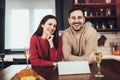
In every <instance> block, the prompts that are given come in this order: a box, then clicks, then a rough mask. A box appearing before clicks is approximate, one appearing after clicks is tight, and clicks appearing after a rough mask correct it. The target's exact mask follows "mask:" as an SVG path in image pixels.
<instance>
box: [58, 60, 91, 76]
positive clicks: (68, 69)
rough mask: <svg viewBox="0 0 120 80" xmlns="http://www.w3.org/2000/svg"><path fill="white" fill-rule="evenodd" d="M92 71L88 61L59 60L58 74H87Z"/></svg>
mask: <svg viewBox="0 0 120 80" xmlns="http://www.w3.org/2000/svg"><path fill="white" fill-rule="evenodd" d="M86 73H90V68H89V64H88V61H62V62H58V74H59V75H70V74H86Z"/></svg>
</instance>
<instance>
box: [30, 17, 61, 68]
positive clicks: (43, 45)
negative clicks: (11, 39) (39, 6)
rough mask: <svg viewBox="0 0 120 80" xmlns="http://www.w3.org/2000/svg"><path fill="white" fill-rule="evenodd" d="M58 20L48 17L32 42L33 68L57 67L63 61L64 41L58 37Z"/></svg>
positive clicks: (42, 21)
mask: <svg viewBox="0 0 120 80" xmlns="http://www.w3.org/2000/svg"><path fill="white" fill-rule="evenodd" d="M57 25H58V20H57V18H56V17H55V16H53V15H47V16H45V17H43V19H42V20H41V22H40V24H39V26H38V29H37V30H36V32H35V33H34V34H33V36H32V37H31V40H30V54H31V56H30V62H31V64H32V66H56V65H57V62H58V61H62V39H61V37H60V36H59V35H58V29H57Z"/></svg>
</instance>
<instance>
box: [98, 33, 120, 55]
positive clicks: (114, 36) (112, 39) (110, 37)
mask: <svg viewBox="0 0 120 80" xmlns="http://www.w3.org/2000/svg"><path fill="white" fill-rule="evenodd" d="M101 35H104V36H105V37H106V38H107V40H106V41H105V45H104V46H102V47H98V48H97V50H98V51H99V50H101V51H102V53H103V55H110V54H112V48H111V46H110V45H111V43H114V45H117V49H118V50H120V32H98V39H99V37H100V36H101Z"/></svg>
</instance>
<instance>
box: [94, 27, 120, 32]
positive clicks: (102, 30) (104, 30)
mask: <svg viewBox="0 0 120 80" xmlns="http://www.w3.org/2000/svg"><path fill="white" fill-rule="evenodd" d="M96 30H97V31H99V32H109V31H119V29H118V28H113V29H108V28H107V29H96Z"/></svg>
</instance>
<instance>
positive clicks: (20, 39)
mask: <svg viewBox="0 0 120 80" xmlns="http://www.w3.org/2000/svg"><path fill="white" fill-rule="evenodd" d="M28 1H29V2H28ZM48 4H49V5H48ZM5 12H6V14H5V16H6V17H5V18H6V19H5V49H14V50H21V49H23V48H24V46H26V45H29V40H30V37H31V34H33V32H34V31H35V30H36V28H37V26H38V24H39V21H40V20H41V18H42V17H43V16H44V15H46V14H53V15H55V0H51V1H49V0H6V9H5Z"/></svg>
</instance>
